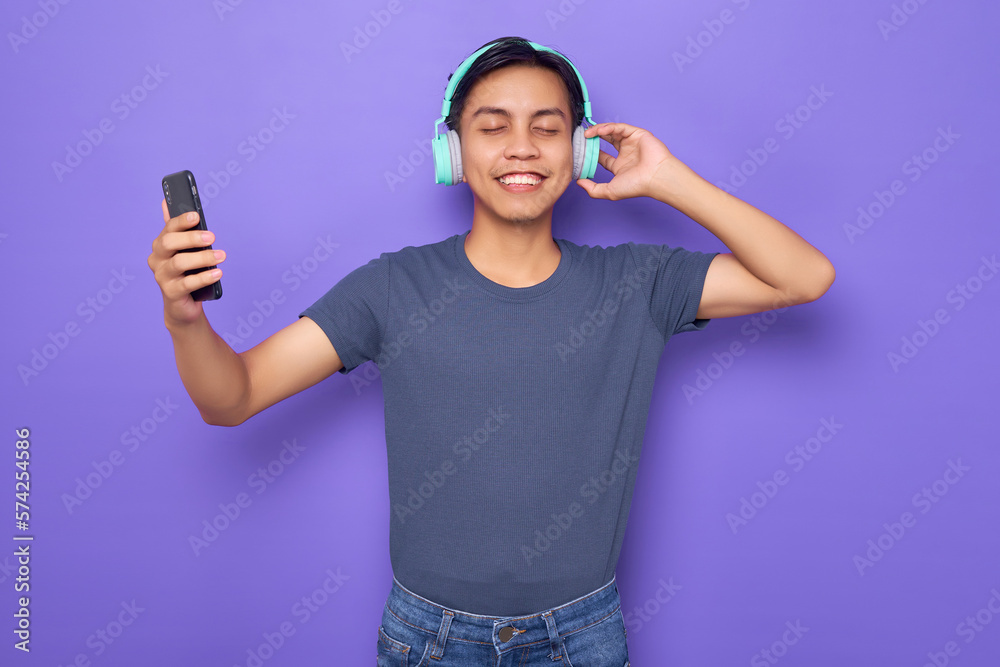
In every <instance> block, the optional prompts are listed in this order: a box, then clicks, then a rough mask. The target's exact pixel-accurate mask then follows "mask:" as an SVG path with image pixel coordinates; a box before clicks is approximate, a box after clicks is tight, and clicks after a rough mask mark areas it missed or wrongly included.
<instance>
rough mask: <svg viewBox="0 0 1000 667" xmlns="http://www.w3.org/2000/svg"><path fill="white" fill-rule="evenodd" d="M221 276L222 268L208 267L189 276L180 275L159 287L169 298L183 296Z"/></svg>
mask: <svg viewBox="0 0 1000 667" xmlns="http://www.w3.org/2000/svg"><path fill="white" fill-rule="evenodd" d="M221 278H222V269H210V270H208V271H202V272H201V273H194V274H191V275H190V276H183V275H182V276H180V277H178V278H177V279H176V280H171V281H170V282H169V283H167V284H166V285H164V286H163V287H162V288H161V289H162V290H163V293H164V294H165V295H166V296H167V297H168V298H171V299H176V298H178V297H183V296H185V295H188V294H190V293H191V292H193V291H195V290H196V289H200V288H202V287H206V286H208V285H211V284H212V283H214V282H216V281H217V280H219V279H221Z"/></svg>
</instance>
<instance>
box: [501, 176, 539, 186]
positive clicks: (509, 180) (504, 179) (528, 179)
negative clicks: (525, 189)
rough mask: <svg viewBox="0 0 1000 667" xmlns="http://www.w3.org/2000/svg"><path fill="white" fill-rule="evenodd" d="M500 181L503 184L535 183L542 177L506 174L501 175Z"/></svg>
mask: <svg viewBox="0 0 1000 667" xmlns="http://www.w3.org/2000/svg"><path fill="white" fill-rule="evenodd" d="M500 182H501V183H503V184H504V185H536V184H538V183H541V182H542V179H540V178H538V177H537V176H531V175H529V174H508V175H506V176H501V177H500Z"/></svg>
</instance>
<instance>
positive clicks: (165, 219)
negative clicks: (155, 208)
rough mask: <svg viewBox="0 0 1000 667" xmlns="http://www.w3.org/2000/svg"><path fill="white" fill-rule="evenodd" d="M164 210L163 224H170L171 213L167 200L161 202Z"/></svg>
mask: <svg viewBox="0 0 1000 667" xmlns="http://www.w3.org/2000/svg"><path fill="white" fill-rule="evenodd" d="M160 204H161V205H162V208H163V224H166V223H168V222H170V212H169V211H168V210H167V200H166V198H164V199H163V201H161V202H160Z"/></svg>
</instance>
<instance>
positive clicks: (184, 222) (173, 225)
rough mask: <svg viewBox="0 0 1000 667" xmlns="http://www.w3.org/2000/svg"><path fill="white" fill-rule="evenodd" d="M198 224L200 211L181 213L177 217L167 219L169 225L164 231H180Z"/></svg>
mask: <svg viewBox="0 0 1000 667" xmlns="http://www.w3.org/2000/svg"><path fill="white" fill-rule="evenodd" d="M197 224H198V213H197V212H195V211H191V212H189V213H181V214H180V215H178V216H177V217H176V218H170V220H168V221H167V226H166V227H165V228H164V231H168V232H178V231H182V230H185V229H191V228H192V227H194V226H195V225H197Z"/></svg>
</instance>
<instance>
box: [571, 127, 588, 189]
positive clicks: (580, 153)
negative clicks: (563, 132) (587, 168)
mask: <svg viewBox="0 0 1000 667" xmlns="http://www.w3.org/2000/svg"><path fill="white" fill-rule="evenodd" d="M583 131H584V128H583V125H577V126H576V129H575V130H573V180H574V181H575V180H577V179H580V178H583V176H581V174H582V173H583V161H584V158H586V152H587V143H586V142H587V138H586V137H584V136H583ZM587 178H590V177H589V176H588V177H587Z"/></svg>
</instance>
